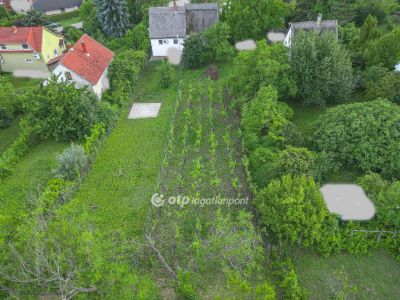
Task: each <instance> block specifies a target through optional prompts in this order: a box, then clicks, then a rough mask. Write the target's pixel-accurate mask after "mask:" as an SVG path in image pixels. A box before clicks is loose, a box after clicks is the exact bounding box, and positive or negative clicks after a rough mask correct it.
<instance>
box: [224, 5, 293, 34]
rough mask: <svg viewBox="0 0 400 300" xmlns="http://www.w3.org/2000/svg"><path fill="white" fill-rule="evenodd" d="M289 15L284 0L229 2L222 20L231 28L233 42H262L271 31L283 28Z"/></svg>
mask: <svg viewBox="0 0 400 300" xmlns="http://www.w3.org/2000/svg"><path fill="white" fill-rule="evenodd" d="M288 14H289V6H288V4H287V3H285V2H284V1H283V0H229V1H227V3H226V5H225V6H224V9H223V13H222V20H223V21H225V22H226V23H228V25H229V26H230V28H231V33H232V38H233V40H235V41H240V40H245V39H255V40H260V39H262V38H264V36H265V33H266V32H267V31H268V30H269V29H272V28H281V27H282V26H283V25H284V24H283V21H284V18H285V17H286V16H287V15H288Z"/></svg>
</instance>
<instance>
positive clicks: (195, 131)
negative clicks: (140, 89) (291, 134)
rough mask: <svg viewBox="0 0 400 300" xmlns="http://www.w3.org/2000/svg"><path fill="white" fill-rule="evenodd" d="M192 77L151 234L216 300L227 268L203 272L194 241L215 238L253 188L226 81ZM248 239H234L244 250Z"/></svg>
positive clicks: (182, 97) (183, 92)
mask: <svg viewBox="0 0 400 300" xmlns="http://www.w3.org/2000/svg"><path fill="white" fill-rule="evenodd" d="M200 74H202V73H200ZM201 76H203V75H201ZM193 77H194V76H193ZM193 77H192V78H193ZM199 77H200V76H199ZM193 79H194V80H193V81H189V80H188V79H185V80H184V81H183V83H182V84H181V89H180V91H179V93H178V105H177V108H176V112H177V113H176V119H175V123H173V124H174V125H173V126H172V127H171V128H170V131H169V139H168V147H167V149H166V152H167V154H166V158H165V159H164V161H163V167H162V170H161V185H160V190H159V191H157V192H158V193H159V197H162V199H160V198H157V199H155V200H157V203H156V204H157V207H158V208H154V209H153V214H152V225H150V226H148V228H149V230H147V232H148V236H150V239H151V240H152V241H154V244H155V245H156V247H157V248H158V249H161V250H160V251H161V253H162V255H163V256H164V258H165V259H166V261H167V262H170V263H171V265H172V269H174V270H176V269H181V268H182V269H183V270H186V271H188V272H193V274H192V275H191V276H192V277H193V278H195V279H193V282H196V283H198V286H199V287H200V289H201V290H202V291H203V292H204V294H203V293H202V296H204V298H207V296H210V297H211V298H213V295H209V294H210V293H213V291H214V292H215V290H217V291H218V292H221V290H223V289H224V287H226V277H225V275H226V274H225V273H224V272H225V271H226V270H222V269H221V268H218V267H216V266H215V265H209V266H207V267H202V268H203V269H201V270H199V269H198V265H196V263H194V262H193V260H194V259H195V257H194V256H195V254H194V253H193V249H194V248H193V247H194V245H193V243H194V242H193V241H194V240H196V239H197V238H198V235H201V239H202V240H203V239H204V240H207V239H209V238H211V236H212V234H213V233H212V232H214V231H213V230H214V228H213V226H215V224H216V223H218V220H220V216H221V215H224V216H227V215H230V216H232V217H233V218H234V216H238V214H239V212H240V211H241V210H246V208H248V201H249V200H248V199H249V192H248V189H247V186H246V177H245V174H246V173H245V168H244V166H243V165H242V151H241V150H242V148H241V137H240V130H239V118H238V116H237V115H236V112H235V111H234V110H233V109H232V108H231V107H230V106H229V105H228V99H225V97H224V93H223V86H222V83H221V82H219V81H211V80H208V79H205V78H204V77H203V80H201V79H198V78H193ZM233 200H234V201H233ZM232 201H233V202H232ZM153 205H154V204H153ZM154 206H156V205H154ZM228 218H229V217H228ZM232 220H234V219H232ZM233 223H235V221H233ZM251 226H252V224H251ZM200 232H201V233H200ZM230 236H234V232H232V235H230ZM233 239H234V238H233ZM243 240H245V239H242V240H235V241H234V242H233V243H234V244H235V245H236V246H237V247H238V248H239V247H240V246H239V244H240V243H241V242H243ZM250 248H251V246H250ZM214 255H217V256H219V255H220V254H219V253H214ZM199 264H200V263H199ZM160 270H162V268H161V269H160V268H156V269H155V272H156V273H160ZM158 276H160V277H164V276H165V274H158ZM164 279H167V278H164ZM163 281H164V282H165V280H163Z"/></svg>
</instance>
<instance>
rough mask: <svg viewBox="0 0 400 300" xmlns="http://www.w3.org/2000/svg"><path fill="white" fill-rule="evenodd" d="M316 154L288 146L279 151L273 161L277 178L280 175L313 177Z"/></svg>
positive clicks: (305, 149)
mask: <svg viewBox="0 0 400 300" xmlns="http://www.w3.org/2000/svg"><path fill="white" fill-rule="evenodd" d="M315 160H316V154H315V153H313V152H311V151H310V150H308V149H307V148H296V147H292V146H288V147H287V148H286V149H285V150H283V151H281V152H280V153H279V155H278V157H277V159H276V161H275V170H276V175H277V176H278V177H280V176H282V175H287V174H292V175H308V176H314V172H315Z"/></svg>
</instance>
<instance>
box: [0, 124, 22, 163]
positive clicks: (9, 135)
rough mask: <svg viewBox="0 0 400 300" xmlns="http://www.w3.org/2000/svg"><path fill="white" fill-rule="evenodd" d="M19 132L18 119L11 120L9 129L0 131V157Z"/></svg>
mask: <svg viewBox="0 0 400 300" xmlns="http://www.w3.org/2000/svg"><path fill="white" fill-rule="evenodd" d="M19 132H20V128H19V119H15V120H13V121H12V122H11V124H10V127H7V128H4V129H0V156H1V154H2V153H3V152H4V151H5V150H6V149H7V148H8V147H9V146H10V145H11V144H12V143H13V142H14V140H15V139H16V138H17V137H18V135H19Z"/></svg>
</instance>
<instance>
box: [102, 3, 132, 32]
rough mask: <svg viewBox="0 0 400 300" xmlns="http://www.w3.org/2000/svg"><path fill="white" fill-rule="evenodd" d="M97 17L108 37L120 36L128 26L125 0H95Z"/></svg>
mask: <svg viewBox="0 0 400 300" xmlns="http://www.w3.org/2000/svg"><path fill="white" fill-rule="evenodd" d="M95 3H96V7H97V18H98V20H99V23H100V26H101V29H102V31H103V33H104V34H105V35H106V36H108V37H114V38H115V37H122V36H124V35H125V33H126V31H127V30H128V26H129V12H128V7H127V5H126V1H125V0H96V2H95Z"/></svg>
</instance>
